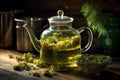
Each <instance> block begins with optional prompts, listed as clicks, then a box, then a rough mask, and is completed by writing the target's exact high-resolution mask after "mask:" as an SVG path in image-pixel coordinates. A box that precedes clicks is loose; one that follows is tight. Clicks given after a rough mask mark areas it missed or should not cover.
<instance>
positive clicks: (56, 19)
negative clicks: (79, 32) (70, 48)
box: [48, 10, 73, 23]
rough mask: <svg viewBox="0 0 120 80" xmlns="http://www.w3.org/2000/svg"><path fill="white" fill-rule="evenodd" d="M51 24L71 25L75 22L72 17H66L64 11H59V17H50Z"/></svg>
mask: <svg viewBox="0 0 120 80" xmlns="http://www.w3.org/2000/svg"><path fill="white" fill-rule="evenodd" d="M48 21H49V22H50V23H71V22H73V18H72V17H68V16H64V11H63V10H58V11H57V16H53V17H50V18H49V19H48Z"/></svg>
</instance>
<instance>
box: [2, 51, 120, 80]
mask: <svg viewBox="0 0 120 80" xmlns="http://www.w3.org/2000/svg"><path fill="white" fill-rule="evenodd" d="M9 54H13V55H15V56H17V55H22V54H23V53H20V52H17V51H13V50H4V49H0V80H120V62H119V61H118V62H113V63H111V64H110V65H108V66H107V67H106V68H105V70H104V71H103V72H101V74H100V75H99V76H94V77H93V76H85V75H82V74H81V73H80V72H71V71H70V72H61V73H60V72H57V73H56V75H54V76H53V77H46V76H43V75H41V77H34V76H31V75H29V72H28V71H15V70H14V69H13V65H15V64H17V61H16V60H15V59H10V58H9ZM41 70H42V69H41Z"/></svg>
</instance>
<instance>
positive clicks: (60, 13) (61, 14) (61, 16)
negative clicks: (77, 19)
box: [57, 10, 64, 19]
mask: <svg viewBox="0 0 120 80" xmlns="http://www.w3.org/2000/svg"><path fill="white" fill-rule="evenodd" d="M57 15H58V16H59V17H60V18H61V19H63V16H64V11H63V10H58V11H57Z"/></svg>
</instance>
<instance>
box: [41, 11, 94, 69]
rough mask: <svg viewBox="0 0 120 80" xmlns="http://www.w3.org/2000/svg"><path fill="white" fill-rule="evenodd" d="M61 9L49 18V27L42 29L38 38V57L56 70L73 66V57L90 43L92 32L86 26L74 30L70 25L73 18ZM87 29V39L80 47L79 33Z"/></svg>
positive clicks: (79, 53)
mask: <svg viewBox="0 0 120 80" xmlns="http://www.w3.org/2000/svg"><path fill="white" fill-rule="evenodd" d="M62 14H63V11H61V10H60V11H58V16H55V17H52V18H49V19H48V20H49V24H50V27H49V28H48V29H46V30H44V31H43V32H42V34H41V38H40V45H41V48H40V59H41V60H42V61H43V64H45V65H52V66H54V68H55V69H56V70H60V71H61V70H66V69H68V68H70V67H75V66H76V63H75V59H76V58H78V57H81V52H84V51H87V50H88V49H89V48H90V46H91V44H92V39H93V36H92V32H91V30H90V29H89V28H87V27H82V28H80V29H79V30H76V29H74V28H73V27H72V21H73V18H70V17H66V16H63V15H62ZM84 30H86V31H88V34H89V40H88V43H87V45H86V46H85V47H84V48H81V36H80V33H81V32H83V31H84Z"/></svg>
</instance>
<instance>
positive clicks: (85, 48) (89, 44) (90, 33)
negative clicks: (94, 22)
mask: <svg viewBox="0 0 120 80" xmlns="http://www.w3.org/2000/svg"><path fill="white" fill-rule="evenodd" d="M78 31H79V34H80V33H82V32H83V31H87V33H88V42H87V44H86V46H85V47H84V48H82V52H86V51H87V50H89V49H90V47H91V46H92V42H93V33H92V31H91V29H90V28H89V27H81V28H79V29H78Z"/></svg>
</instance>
